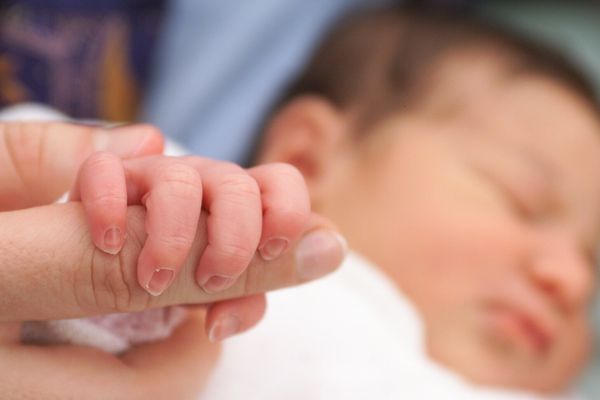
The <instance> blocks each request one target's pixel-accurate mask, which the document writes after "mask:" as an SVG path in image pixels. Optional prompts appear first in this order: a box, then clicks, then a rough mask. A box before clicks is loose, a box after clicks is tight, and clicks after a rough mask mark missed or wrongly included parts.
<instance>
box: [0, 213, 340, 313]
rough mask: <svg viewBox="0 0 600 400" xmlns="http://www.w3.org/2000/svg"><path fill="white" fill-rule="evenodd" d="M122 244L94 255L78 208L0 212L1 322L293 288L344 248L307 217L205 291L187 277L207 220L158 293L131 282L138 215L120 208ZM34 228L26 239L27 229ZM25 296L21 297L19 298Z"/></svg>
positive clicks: (140, 226)
mask: <svg viewBox="0 0 600 400" xmlns="http://www.w3.org/2000/svg"><path fill="white" fill-rule="evenodd" d="M127 216H128V220H127V227H128V235H127V237H128V240H127V241H126V243H125V246H124V247H123V249H122V250H121V252H120V253H119V255H118V256H113V255H110V254H106V253H104V252H102V251H101V250H98V249H97V248H96V247H95V246H94V244H93V242H92V240H91V237H90V234H89V232H88V229H87V228H86V224H85V218H84V213H83V209H82V206H81V204H79V203H67V204H53V205H49V206H44V207H36V208H31V209H26V210H19V211H13V212H5V213H0V226H3V227H5V228H4V229H3V230H0V242H2V243H3V244H4V246H3V251H2V252H0V321H5V322H9V321H22V320H38V319H63V318H70V317H81V316H89V315H95V314H101V313H110V312H127V311H139V310H143V309H146V308H151V307H160V306H166V305H174V304H191V303H195V304H208V303H213V302H215V301H217V300H224V299H231V298H238V297H244V296H248V295H252V294H258V293H264V292H267V291H270V290H274V289H278V288H282V287H287V286H294V285H298V284H301V283H303V282H307V281H311V280H314V279H317V278H319V277H322V276H324V275H326V274H328V273H330V272H332V271H333V270H335V269H336V268H337V267H338V266H339V264H340V263H341V261H342V260H343V257H344V255H345V247H344V245H343V243H342V241H341V240H340V239H339V235H338V234H337V233H336V231H335V229H334V228H332V226H331V224H330V223H328V222H327V221H325V220H323V219H321V218H319V217H317V216H315V215H313V216H312V217H311V219H310V220H309V222H308V224H307V226H306V228H305V229H304V232H303V234H302V237H301V239H300V240H299V241H298V242H297V243H295V244H294V245H293V246H292V247H291V249H290V251H287V252H285V253H284V254H283V255H282V256H281V257H279V258H277V259H275V260H270V261H267V260H264V259H263V258H262V257H261V256H256V255H255V256H254V257H253V259H252V260H251V262H250V265H249V267H248V269H247V270H246V271H245V272H244V273H243V274H242V275H241V276H240V278H239V279H238V281H237V282H236V283H235V284H234V285H233V286H232V287H230V288H229V289H227V290H225V291H223V292H219V293H212V294H211V293H207V292H205V291H204V290H201V289H200V288H198V286H197V284H196V282H195V281H194V275H195V270H196V266H197V264H198V261H199V258H200V257H201V256H202V254H203V252H204V250H205V248H206V246H207V237H206V215H205V214H204V215H202V216H201V218H200V225H199V228H198V230H197V234H196V239H195V241H194V243H193V246H192V251H191V252H190V254H189V256H188V258H187V259H186V261H185V263H184V267H183V269H182V271H181V273H180V274H179V275H178V277H177V278H176V279H175V281H174V282H173V284H172V285H171V287H170V288H169V289H167V290H166V291H165V292H164V293H163V294H162V295H161V296H158V297H153V296H150V295H149V294H148V293H147V292H146V291H145V290H144V289H142V288H141V287H140V286H139V284H138V281H137V274H136V269H137V268H136V266H137V259H138V257H139V254H140V251H141V248H142V244H143V243H144V242H145V240H146V234H145V231H144V219H145V211H144V208H143V207H129V208H128V210H127ZM31 227H35V229H34V230H33V232H34V233H33V234H32V228H31ZM24 293H27V296H24V295H23V294H24Z"/></svg>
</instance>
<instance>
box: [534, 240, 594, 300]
mask: <svg viewBox="0 0 600 400" xmlns="http://www.w3.org/2000/svg"><path fill="white" fill-rule="evenodd" d="M593 268H595V266H594V265H592V261H591V260H590V259H589V257H587V256H586V253H585V251H584V250H583V246H581V245H580V244H579V243H578V242H577V241H576V240H574V239H572V238H570V237H568V236H567V235H553V237H551V238H546V239H545V240H543V241H542V243H540V245H539V246H538V247H537V249H536V251H534V253H533V254H532V258H531V259H530V262H529V268H528V274H529V276H530V278H531V279H532V281H533V283H534V285H536V286H537V287H538V288H539V289H540V290H542V291H543V292H544V293H545V294H546V295H548V296H550V297H551V298H552V300H553V301H554V302H555V303H557V305H558V306H559V307H561V308H563V309H564V310H569V311H570V310H576V309H577V308H579V307H581V306H583V305H585V304H586V302H587V301H588V300H589V298H590V296H591V292H592V289H593V286H594V278H595V277H594V274H593V272H592V271H593Z"/></svg>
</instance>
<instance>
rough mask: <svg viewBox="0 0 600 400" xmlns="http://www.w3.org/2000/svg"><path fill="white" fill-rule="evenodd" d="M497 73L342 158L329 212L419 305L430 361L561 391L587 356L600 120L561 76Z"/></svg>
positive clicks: (393, 123)
mask: <svg viewBox="0 0 600 400" xmlns="http://www.w3.org/2000/svg"><path fill="white" fill-rule="evenodd" d="M493 72H494V71H493V68H488V67H485V68H484V67H483V66H482V67H481V68H476V67H473V68H472V69H471V70H470V71H469V73H468V74H467V73H457V74H455V76H456V78H455V79H453V80H452V83H448V85H456V87H459V88H461V90H460V91H455V90H446V91H444V92H447V93H457V94H459V95H460V99H458V98H450V97H448V98H447V99H444V98H443V97H438V100H439V104H431V107H430V109H429V110H430V111H431V112H430V113H429V114H428V115H419V116H413V117H411V116H406V115H404V116H397V117H392V118H389V119H387V120H385V121H384V122H382V123H381V124H379V125H378V126H376V127H375V128H374V129H373V132H369V136H368V137H367V138H366V139H365V142H364V143H363V145H361V146H355V147H360V149H359V150H354V151H355V154H354V155H352V156H351V157H348V156H347V155H346V156H343V155H340V156H339V157H340V158H339V164H340V165H344V168H337V169H336V168H332V171H333V172H331V174H334V175H336V176H335V178H334V179H329V182H330V185H329V189H328V191H326V193H325V194H324V195H323V196H322V198H323V199H322V201H321V202H320V211H321V212H323V213H324V214H325V215H328V216H330V217H332V218H333V219H334V221H335V222H336V223H338V224H339V226H340V228H341V230H342V232H343V233H344V234H345V235H346V236H347V237H348V239H349V241H350V244H351V246H352V247H353V248H355V249H356V250H358V251H359V252H361V253H363V254H365V255H366V256H367V257H368V258H370V259H372V260H373V261H374V262H376V263H377V264H378V265H380V266H381V267H382V268H383V269H384V270H385V272H386V273H387V274H388V275H389V276H390V277H391V278H392V279H393V280H394V281H395V282H396V283H397V284H398V285H399V286H400V287H401V289H402V290H403V291H404V292H405V293H406V294H407V295H408V296H409V297H410V299H411V300H412V301H413V302H414V304H415V305H416V306H417V308H418V309H419V311H420V312H421V313H422V316H423V320H424V324H425V329H426V335H427V337H426V342H427V348H428V351H429V352H430V354H431V356H432V357H433V358H435V359H436V360H438V361H440V362H441V363H443V364H446V365H447V366H449V367H451V368H452V369H455V370H457V371H458V372H460V373H462V374H464V375H465V376H467V377H468V378H470V379H471V380H473V381H475V382H478V383H485V384H491V385H500V386H508V387H516V388H525V389H532V390H538V391H553V390H558V389H561V388H564V387H565V386H566V385H568V384H569V383H570V382H571V380H572V379H573V377H574V376H575V375H576V374H577V373H578V372H580V370H581V367H582V366H583V364H584V362H585V359H586V356H587V355H588V354H589V352H590V342H589V329H588V326H587V320H586V306H587V304H588V301H589V299H590V296H591V293H592V290H593V286H594V284H593V282H594V280H595V264H594V263H595V260H594V258H595V249H596V245H597V243H598V237H599V229H598V228H599V227H600V124H599V122H598V119H597V117H596V115H595V114H594V112H593V111H591V109H590V107H589V106H588V105H586V104H585V103H584V102H583V101H582V100H580V99H579V98H578V97H577V96H576V95H574V94H572V93H571V92H570V91H568V90H567V89H564V88H563V87H561V86H559V85H558V84H555V83H553V82H552V81H550V80H547V79H544V78H535V77H522V78H510V79H507V80H503V81H499V80H498V79H495V78H493V76H495V75H494V74H493ZM461 79H462V81H461ZM446 100H448V101H447V102H446ZM450 100H451V101H450ZM436 101H437V100H436ZM459 102H461V103H462V104H461V106H460V109H452V108H444V104H458V103H459ZM340 154H343V153H340ZM349 159H350V160H354V161H348V160H349Z"/></svg>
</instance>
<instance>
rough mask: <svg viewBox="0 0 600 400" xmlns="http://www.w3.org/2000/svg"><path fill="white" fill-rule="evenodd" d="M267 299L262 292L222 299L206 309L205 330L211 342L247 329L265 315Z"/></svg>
mask: <svg viewBox="0 0 600 400" xmlns="http://www.w3.org/2000/svg"><path fill="white" fill-rule="evenodd" d="M266 308H267V300H266V296H265V295H264V294H257V295H253V296H248V297H243V298H240V299H233V300H223V301H220V302H217V303H214V304H212V305H211V306H210V307H209V309H208V315H207V319H206V332H207V334H208V338H209V339H210V340H211V341H212V342H220V341H222V340H225V339H227V338H229V337H231V336H233V335H237V334H238V333H242V332H245V331H247V330H248V329H250V328H252V327H254V326H255V325H256V324H258V323H259V322H260V320H261V319H262V318H263V316H264V315H265V310H266Z"/></svg>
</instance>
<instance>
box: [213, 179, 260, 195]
mask: <svg viewBox="0 0 600 400" xmlns="http://www.w3.org/2000/svg"><path fill="white" fill-rule="evenodd" d="M221 188H222V189H223V190H224V191H225V192H226V193H229V194H230V195H231V196H232V197H235V198H241V199H250V198H258V197H259V196H260V189H259V187H258V183H256V181H255V180H254V179H252V178H251V177H250V176H248V175H247V174H232V175H228V176H226V177H224V178H223V180H222V181H221Z"/></svg>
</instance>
